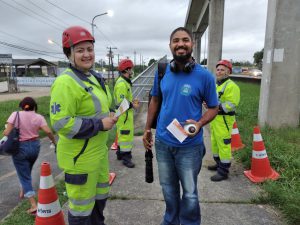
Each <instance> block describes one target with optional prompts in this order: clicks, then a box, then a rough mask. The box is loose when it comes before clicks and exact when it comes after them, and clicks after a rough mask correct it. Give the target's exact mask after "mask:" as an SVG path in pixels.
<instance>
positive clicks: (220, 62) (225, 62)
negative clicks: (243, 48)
mask: <svg viewBox="0 0 300 225" xmlns="http://www.w3.org/2000/svg"><path fill="white" fill-rule="evenodd" d="M219 65H223V66H226V67H227V68H228V69H229V70H230V73H232V64H231V62H229V61H228V60H226V59H222V60H220V61H219V62H218V63H217V65H216V68H217V67H218V66H219Z"/></svg>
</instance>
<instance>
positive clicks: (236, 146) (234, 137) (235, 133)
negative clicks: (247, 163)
mask: <svg viewBox="0 0 300 225" xmlns="http://www.w3.org/2000/svg"><path fill="white" fill-rule="evenodd" d="M244 147H245V145H244V144H243V143H242V139H241V136H240V133H239V129H238V127H237V123H236V121H234V124H233V128H232V132H231V151H237V150H240V149H242V148H244Z"/></svg>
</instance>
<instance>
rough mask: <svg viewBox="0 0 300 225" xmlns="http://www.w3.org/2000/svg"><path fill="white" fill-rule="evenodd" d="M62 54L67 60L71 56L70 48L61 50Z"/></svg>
mask: <svg viewBox="0 0 300 225" xmlns="http://www.w3.org/2000/svg"><path fill="white" fill-rule="evenodd" d="M63 52H64V54H65V55H66V56H67V58H69V56H70V55H71V48H63Z"/></svg>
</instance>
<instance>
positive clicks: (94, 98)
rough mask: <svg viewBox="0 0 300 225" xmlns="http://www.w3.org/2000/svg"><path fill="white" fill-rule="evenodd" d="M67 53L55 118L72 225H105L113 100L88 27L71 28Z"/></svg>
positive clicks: (54, 93) (54, 99)
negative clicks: (98, 70)
mask: <svg viewBox="0 0 300 225" xmlns="http://www.w3.org/2000/svg"><path fill="white" fill-rule="evenodd" d="M62 45H63V51H64V54H65V55H66V56H67V58H68V59H69V61H70V66H69V68H67V69H66V70H65V71H64V72H62V74H61V75H59V76H58V77H57V79H56V80H55V82H54V83H53V85H52V87H51V101H50V106H51V107H50V119H51V124H52V126H53V128H54V130H55V131H56V132H57V133H58V136H59V140H58V143H57V160H58V165H59V167H60V168H62V169H63V170H64V173H65V183H66V190H67V194H68V197H69V212H68V220H69V224H70V225H77V224H78V225H79V224H80V225H83V224H92V225H94V224H95V225H96V224H97V225H99V224H101V225H104V216H103V210H104V207H105V204H106V200H107V198H108V192H109V162H108V149H107V146H106V141H107V138H108V132H107V131H108V130H110V129H111V128H112V127H113V125H114V124H115V123H116V122H117V119H116V118H115V117H110V115H109V112H110V110H109V107H110V104H111V101H112V98H111V94H110V92H109V89H108V88H107V86H106V85H105V84H104V80H103V77H102V76H101V75H100V74H97V73H96V72H95V71H93V70H91V68H92V66H93V64H94V61H95V52H94V37H93V36H92V35H91V34H90V32H89V31H88V30H86V29H85V28H83V27H79V26H74V27H70V28H68V29H66V30H65V31H64V32H63V35H62Z"/></svg>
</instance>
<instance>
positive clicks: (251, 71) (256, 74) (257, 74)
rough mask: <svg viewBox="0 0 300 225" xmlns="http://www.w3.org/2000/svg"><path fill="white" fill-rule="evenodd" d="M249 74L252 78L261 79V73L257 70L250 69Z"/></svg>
mask: <svg viewBox="0 0 300 225" xmlns="http://www.w3.org/2000/svg"><path fill="white" fill-rule="evenodd" d="M249 74H250V75H252V76H254V77H261V76H262V72H261V70H259V69H251V70H250V71H249Z"/></svg>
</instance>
